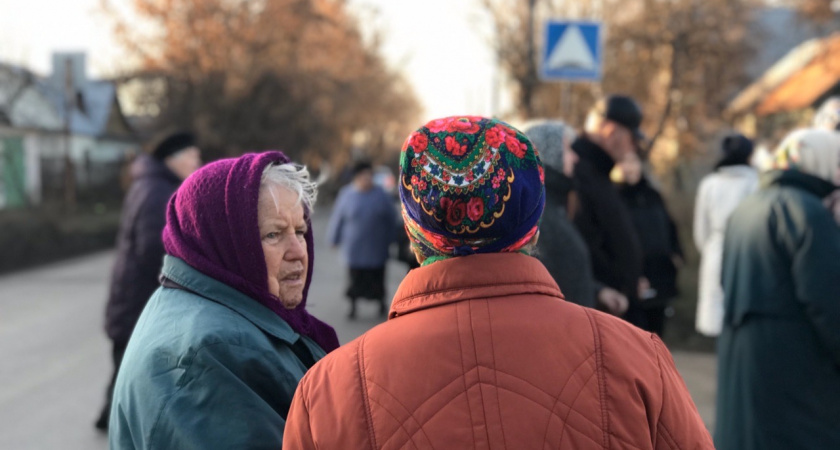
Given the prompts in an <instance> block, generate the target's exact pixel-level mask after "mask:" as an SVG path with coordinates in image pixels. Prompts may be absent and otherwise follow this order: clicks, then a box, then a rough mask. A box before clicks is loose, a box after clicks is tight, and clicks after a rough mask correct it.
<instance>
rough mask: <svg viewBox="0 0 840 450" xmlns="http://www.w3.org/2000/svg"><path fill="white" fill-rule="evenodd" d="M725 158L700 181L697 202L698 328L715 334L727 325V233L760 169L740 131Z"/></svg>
mask: <svg viewBox="0 0 840 450" xmlns="http://www.w3.org/2000/svg"><path fill="white" fill-rule="evenodd" d="M722 150H723V158H721V160H720V161H719V162H718V163H717V165H716V166H715V171H714V172H713V173H711V174H709V175H707V176H706V177H705V178H703V180H702V181H701V182H700V187H699V188H698V190H697V200H696V202H695V204H694V243H695V245H696V246H697V249H698V250H699V251H700V277H699V283H698V285H699V286H698V295H697V321H696V324H695V326H696V328H697V331H698V332H700V333H701V334H703V335H706V336H710V337H715V336H718V335H719V334H720V331H721V328H722V326H723V288H722V287H721V282H720V275H721V274H720V271H721V258H722V255H723V236H724V232H725V231H726V222H727V220H728V219H729V215H730V214H732V211H734V210H735V208H736V207H737V206H738V205H739V204H740V203H741V200H743V199H744V197H746V196H747V195H749V194H751V193H753V192H755V190H756V189H758V171H756V170H755V169H754V168H753V167H751V166H750V163H749V161H750V156H751V155H752V152H753V143H752V141H750V140H749V139H747V138H746V137H744V136H742V135H740V134H733V135H730V136H727V137H726V138H724V140H723V144H722Z"/></svg>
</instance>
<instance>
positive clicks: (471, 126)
mask: <svg viewBox="0 0 840 450" xmlns="http://www.w3.org/2000/svg"><path fill="white" fill-rule="evenodd" d="M480 129H481V127H480V126H479V125H478V124H477V123H473V122H472V121H470V119H469V118H467V117H462V118H460V119H457V120H453V121H451V122H449V124H448V125H447V126H446V131H448V132H450V133H458V132H460V133H465V134H473V133H477V132H478V130H480Z"/></svg>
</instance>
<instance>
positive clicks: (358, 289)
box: [327, 161, 397, 319]
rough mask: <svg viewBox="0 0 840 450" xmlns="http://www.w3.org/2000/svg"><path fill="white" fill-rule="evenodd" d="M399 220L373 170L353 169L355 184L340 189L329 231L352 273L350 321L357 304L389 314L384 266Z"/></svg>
mask: <svg viewBox="0 0 840 450" xmlns="http://www.w3.org/2000/svg"><path fill="white" fill-rule="evenodd" d="M396 231H397V218H396V211H394V206H393V205H392V204H391V197H390V196H389V195H388V193H387V192H385V190H384V189H382V188H381V187H379V186H377V185H375V184H374V183H373V166H372V165H371V164H370V163H369V162H366V161H362V162H357V163H356V164H355V165H354V166H353V181H352V183H350V184H349V185H347V186H345V187H344V188H342V189H341V192H339V194H338V199H337V200H336V201H335V206H334V207H333V212H332V216H331V217H330V223H329V228H328V230H327V242H329V243H330V244H331V245H332V246H334V247H335V246H339V245H340V246H341V247H342V250H343V253H344V260H345V261H346V263H347V266H348V267H349V269H350V275H349V286H348V287H347V291H346V294H347V298H348V300H350V312H349V314H348V317H349V318H351V319H354V318H356V301H357V300H358V299H360V298H365V299H370V300H376V301H377V302H378V303H379V314H380V315H381V316H382V317H385V315H386V314H387V313H388V305H387V304H386V302H385V264H386V263H387V262H388V255H389V253H388V251H389V248H390V246H391V243H392V242H394V240H395V239H396Z"/></svg>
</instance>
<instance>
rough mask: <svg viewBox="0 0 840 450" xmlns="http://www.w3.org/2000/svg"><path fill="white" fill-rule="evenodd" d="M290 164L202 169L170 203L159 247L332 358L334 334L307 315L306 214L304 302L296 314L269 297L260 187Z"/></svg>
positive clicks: (236, 161) (237, 162) (231, 162)
mask: <svg viewBox="0 0 840 450" xmlns="http://www.w3.org/2000/svg"><path fill="white" fill-rule="evenodd" d="M288 162H290V161H289V158H287V157H286V155H284V154H283V153H281V152H277V151H268V152H265V153H249V154H246V155H243V156H241V157H239V158H233V159H223V160H220V161H216V162H213V163H211V164H208V165H206V166H204V167H202V168H201V169H199V170H198V171H197V172H195V173H194V174H192V176H190V177H189V178H187V180H186V181H184V183H183V184H182V185H181V187H180V189H178V191H177V192H176V193H175V195H174V196H173V197H172V199H171V200H170V201H169V206H168V210H167V213H166V228H164V230H163V244H164V246H165V247H166V253H168V254H170V255H172V256H175V257H178V258H181V259H183V260H184V261H185V262H186V263H187V264H189V265H190V266H191V267H193V268H194V269H196V270H198V271H199V272H201V273H203V274H205V275H207V276H209V277H212V278H214V279H216V280H218V281H220V282H222V283H224V284H227V285H228V286H231V287H233V288H234V289H236V290H238V291H240V292H242V293H243V294H245V295H247V296H249V297H251V298H253V299H254V300H256V301H258V302H260V303H261V304H263V305H265V306H266V307H267V308H269V309H271V310H272V311H274V313H275V314H277V315H278V316H280V317H281V318H282V319H283V320H285V321H286V323H288V324H289V325H290V326H291V327H292V329H293V330H295V331H296V332H297V333H299V334H302V335H305V336H309V337H310V338H311V339H312V340H314V341H315V342H317V343H318V345H320V346H321V348H323V349H324V350H325V351H327V352H330V351H332V350H335V349H336V348H338V346H339V343H338V336H337V335H336V333H335V330H334V329H333V328H332V327H331V326H329V325H327V324H325V323H324V322H321V321H320V320H318V319H316V318H315V317H313V316H311V315H310V314H309V313H308V312H307V311H306V296H307V294H308V293H309V285H310V284H311V282H312V263H313V260H314V259H315V258H314V256H315V255H314V254H313V253H314V252H313V244H312V224H311V222H310V217H309V216H310V215H309V212H308V211H307V212H306V216H307V217H306V223H307V225H308V231H307V232H306V236H305V238H306V251H307V252H308V254H309V267H308V269H307V277H306V285H305V286H304V289H303V301H301V302H300V304H299V305H298V306H297V307H296V308H295V309H286V308H284V307H283V305H282V304H281V303H280V299H278V298H277V297H276V296H274V295H273V294H271V293H270V292H269V291H268V273H267V272H268V269H267V267H266V265H265V255H264V253H263V250H262V243H261V241H260V232H259V224H258V222H257V205H258V201H259V195H260V181H261V178H262V173H263V170H264V169H265V168H266V166H268V165H269V164H272V163H280V164H284V163H288Z"/></svg>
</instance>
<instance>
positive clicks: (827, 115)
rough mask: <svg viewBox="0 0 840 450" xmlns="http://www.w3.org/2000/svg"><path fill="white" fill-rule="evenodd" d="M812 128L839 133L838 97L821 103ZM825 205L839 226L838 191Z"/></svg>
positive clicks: (826, 200) (839, 98)
mask: <svg viewBox="0 0 840 450" xmlns="http://www.w3.org/2000/svg"><path fill="white" fill-rule="evenodd" d="M814 128H822V129H825V130H833V131H837V132H840V96H835V97H831V98H829V99H828V100H826V101H824V102H823V104H822V106H820V109H819V110H818V111H817V114H816V115H815V116H814ZM838 170H840V169H838ZM825 204H826V206H828V209H830V210H831V212H832V213H833V214H834V221H835V222H837V223H838V224H840V189H838V190H836V191H834V192H832V193H831V195H829V196H828V197H826V199H825Z"/></svg>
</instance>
